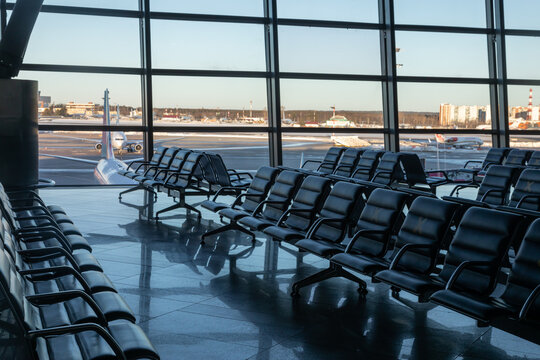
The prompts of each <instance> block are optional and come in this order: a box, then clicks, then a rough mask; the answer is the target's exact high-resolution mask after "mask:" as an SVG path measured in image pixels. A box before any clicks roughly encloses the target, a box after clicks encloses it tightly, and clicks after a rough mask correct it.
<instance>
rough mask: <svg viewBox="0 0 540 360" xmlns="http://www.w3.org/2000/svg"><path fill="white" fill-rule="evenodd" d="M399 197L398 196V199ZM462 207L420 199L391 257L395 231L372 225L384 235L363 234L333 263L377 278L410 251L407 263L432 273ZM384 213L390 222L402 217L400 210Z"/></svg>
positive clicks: (385, 218) (412, 207)
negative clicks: (382, 271)
mask: <svg viewBox="0 0 540 360" xmlns="http://www.w3.org/2000/svg"><path fill="white" fill-rule="evenodd" d="M397 194H398V193H396V195H394V196H398V195H397ZM396 200H402V199H399V198H398V199H396ZM402 201H404V200H402ZM396 204H397V202H396ZM382 205H387V204H385V203H383V204H382ZM458 207H459V205H457V204H455V203H450V202H447V201H443V200H439V199H435V198H431V197H425V196H419V197H417V198H416V199H414V201H413V202H412V204H411V205H410V206H409V209H408V211H407V215H406V217H405V220H404V221H403V224H402V225H401V227H400V228H399V232H398V234H397V236H396V240H395V247H394V250H393V251H392V253H391V254H390V256H389V257H386V256H385V254H386V252H387V249H388V247H389V242H390V239H389V237H390V235H391V234H392V232H391V231H390V230H392V228H391V227H388V225H386V227H381V226H380V225H379V226H375V227H373V225H370V226H369V227H370V228H375V230H376V231H378V228H379V229H381V230H383V231H384V232H381V233H378V232H375V233H374V235H378V237H376V236H373V235H371V234H370V232H369V231H366V234H365V235H361V234H360V236H357V237H356V238H355V239H354V241H352V242H351V243H350V244H349V246H348V247H347V249H346V251H345V252H344V253H340V254H337V255H335V256H333V257H332V258H331V259H330V261H331V262H332V263H334V264H336V265H339V266H342V267H343V268H345V269H350V270H354V271H357V272H360V273H362V274H366V275H369V276H373V275H374V274H375V273H377V272H378V271H381V270H384V269H387V268H389V267H390V264H391V262H392V261H393V260H394V259H395V258H396V257H398V256H401V255H400V253H402V252H403V251H408V253H407V254H405V258H406V259H404V260H403V261H404V263H403V264H406V265H407V266H408V267H409V269H410V270H411V271H414V272H417V273H424V274H425V273H429V272H431V271H432V269H433V268H434V266H435V260H436V257H437V254H438V252H439V249H440V247H441V244H442V243H443V241H444V239H445V236H446V234H447V232H448V229H449V227H450V225H451V224H452V220H453V217H454V213H455V212H456V210H457V208H458ZM380 213H381V214H382V215H383V217H382V218H383V219H384V220H387V219H388V220H390V217H396V216H397V215H398V214H399V212H396V209H392V208H390V209H386V207H384V210H382V211H381V212H380ZM407 249H408V250H407Z"/></svg>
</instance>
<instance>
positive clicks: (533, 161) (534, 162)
mask: <svg viewBox="0 0 540 360" xmlns="http://www.w3.org/2000/svg"><path fill="white" fill-rule="evenodd" d="M527 167H532V168H537V167H540V151H538V150H537V151H533V152H532V154H531V157H530V158H529V161H527Z"/></svg>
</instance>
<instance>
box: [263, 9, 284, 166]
mask: <svg viewBox="0 0 540 360" xmlns="http://www.w3.org/2000/svg"><path fill="white" fill-rule="evenodd" d="M276 3H277V0H264V16H265V18H266V24H265V25H264V41H265V49H266V71H267V72H268V73H269V76H268V77H267V78H266V96H267V103H268V127H269V132H268V141H269V150H270V165H271V166H279V165H282V164H283V153H282V141H281V94H280V81H279V47H278V25H277V5H276Z"/></svg>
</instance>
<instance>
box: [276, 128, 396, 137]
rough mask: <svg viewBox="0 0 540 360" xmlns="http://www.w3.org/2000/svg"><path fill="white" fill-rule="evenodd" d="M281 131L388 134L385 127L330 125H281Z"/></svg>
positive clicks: (292, 132) (294, 132)
mask: <svg viewBox="0 0 540 360" xmlns="http://www.w3.org/2000/svg"><path fill="white" fill-rule="evenodd" d="M281 132H282V133H284V134H285V133H289V134H298V133H305V134H310V133H312V134H321V133H325V134H326V133H336V134H381V135H383V134H388V133H389V132H390V131H389V130H388V129H385V128H382V127H381V128H330V127H317V128H312V127H281Z"/></svg>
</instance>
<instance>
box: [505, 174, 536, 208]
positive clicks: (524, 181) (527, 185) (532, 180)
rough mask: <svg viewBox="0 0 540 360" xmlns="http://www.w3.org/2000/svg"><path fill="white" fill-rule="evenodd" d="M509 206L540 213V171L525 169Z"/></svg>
mask: <svg viewBox="0 0 540 360" xmlns="http://www.w3.org/2000/svg"><path fill="white" fill-rule="evenodd" d="M508 206H509V207H514V208H520V209H527V210H534V211H540V169H525V170H524V171H523V172H522V173H521V175H520V176H519V179H518V181H517V183H516V186H515V188H514V191H513V192H512V196H511V197H510V202H509V203H508Z"/></svg>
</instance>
